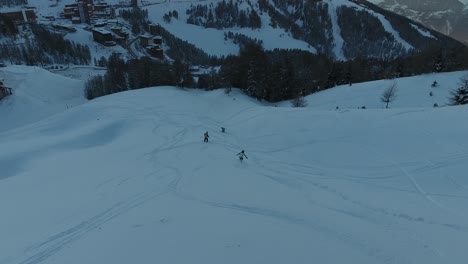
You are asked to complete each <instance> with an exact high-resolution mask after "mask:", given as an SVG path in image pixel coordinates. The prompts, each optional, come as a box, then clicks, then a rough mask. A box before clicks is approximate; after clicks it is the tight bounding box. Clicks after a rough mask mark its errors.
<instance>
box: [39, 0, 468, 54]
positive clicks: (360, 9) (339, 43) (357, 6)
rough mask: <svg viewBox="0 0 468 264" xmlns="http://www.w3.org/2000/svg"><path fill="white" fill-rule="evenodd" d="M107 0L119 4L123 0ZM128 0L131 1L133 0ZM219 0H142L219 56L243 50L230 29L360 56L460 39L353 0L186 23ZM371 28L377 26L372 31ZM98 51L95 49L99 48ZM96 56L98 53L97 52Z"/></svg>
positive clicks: (157, 17)
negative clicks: (226, 22)
mask: <svg viewBox="0 0 468 264" xmlns="http://www.w3.org/2000/svg"><path fill="white" fill-rule="evenodd" d="M70 1H72V0H66V1H59V2H57V4H53V5H52V4H51V2H50V1H47V0H38V1H34V2H32V3H31V5H32V6H36V7H37V11H38V14H39V16H40V17H41V16H43V15H55V16H57V14H58V13H59V12H60V11H61V10H62V8H63V6H64V5H65V4H68V3H70ZM107 2H108V3H109V4H119V3H121V2H122V1H119V0H112V1H107ZM123 2H124V3H129V1H123ZM219 2H222V1H221V0H205V1H195V0H193V1H163V0H146V1H139V2H138V3H139V5H140V7H141V8H142V9H144V10H146V11H148V16H149V20H150V21H151V22H152V23H159V24H161V25H162V26H163V27H164V28H165V29H167V30H168V31H169V32H170V33H172V34H173V35H175V36H176V37H178V38H181V39H183V40H186V41H188V42H189V43H192V44H194V45H195V46H196V47H198V48H200V49H202V50H204V51H206V52H207V53H208V54H210V55H216V56H223V55H224V56H226V55H230V54H237V53H238V52H239V44H238V43H234V41H233V40H232V39H229V38H226V37H225V34H226V33H228V32H231V33H234V34H241V35H244V36H247V37H250V38H254V39H257V40H260V41H262V43H263V46H264V48H265V49H267V50H273V49H276V48H278V49H301V50H306V51H309V52H312V53H321V54H326V55H327V56H330V57H333V58H335V59H338V60H346V59H352V58H356V57H361V56H365V57H373V58H375V57H378V58H395V57H398V56H404V55H407V54H408V52H410V51H411V50H424V49H426V48H427V47H429V46H431V45H436V44H437V45H442V46H446V47H452V46H458V45H460V44H459V43H456V42H454V41H453V40H452V39H450V38H446V37H445V36H443V35H441V34H437V35H436V36H434V34H433V33H432V32H431V31H430V30H428V29H424V28H421V29H419V28H417V29H415V28H414V27H415V25H412V23H411V21H409V20H406V19H404V18H402V17H400V16H390V15H388V14H383V13H382V10H381V9H380V8H379V9H376V8H375V6H369V5H368V4H365V3H357V2H355V1H349V0H323V1H305V0H298V1H291V2H290V3H288V4H285V2H283V1H277V0H271V1H266V2H265V3H267V4H264V5H266V7H265V6H264V7H260V4H259V3H258V2H256V1H246V0H240V1H234V3H236V8H237V6H238V10H241V11H242V12H244V13H246V14H248V13H249V12H251V10H254V11H255V12H256V13H257V14H258V15H259V17H260V20H261V27H260V28H255V29H253V28H249V27H239V26H225V27H219V28H213V26H211V27H210V28H205V27H204V26H202V25H194V24H187V18H189V14H188V10H189V9H190V8H191V7H195V6H198V5H201V6H205V7H206V8H208V9H210V10H211V14H213V13H215V14H216V13H217V11H214V9H215V8H216V6H217V4H218V3H219ZM173 11H177V14H178V16H177V18H175V17H173V18H172V19H170V22H168V21H165V20H164V15H166V14H169V13H170V12H173ZM117 12H118V10H117ZM220 12H221V11H220ZM224 12H226V13H225V14H221V15H219V17H217V18H216V19H218V20H222V19H223V18H224V17H230V16H231V15H232V14H230V13H229V12H228V11H224ZM236 12H237V11H236ZM239 12H240V11H239ZM189 13H190V12H189ZM221 13H222V12H221ZM223 15H224V16H223ZM235 16H239V14H236V15H235ZM235 16H234V15H233V17H235ZM195 17H196V19H199V20H206V18H205V17H203V15H201V14H198V15H196V16H195ZM232 19H233V20H235V19H234V18H232ZM236 19H238V18H236ZM129 31H130V30H129ZM369 32H372V36H370V35H369ZM81 33H85V34H88V35H87V36H84V37H83V36H81V35H82V34H78V33H72V34H69V35H72V37H70V38H69V39H72V40H73V41H75V42H78V43H86V41H87V39H89V38H90V36H91V33H89V32H85V31H81ZM134 37H135V36H134ZM92 49H93V48H92ZM119 52H122V51H119ZM93 53H95V52H94V49H93ZM93 56H94V57H96V56H95V54H93Z"/></svg>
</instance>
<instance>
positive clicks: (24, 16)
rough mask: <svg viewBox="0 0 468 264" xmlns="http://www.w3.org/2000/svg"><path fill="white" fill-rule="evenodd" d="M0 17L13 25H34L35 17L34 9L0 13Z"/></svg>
mask: <svg viewBox="0 0 468 264" xmlns="http://www.w3.org/2000/svg"><path fill="white" fill-rule="evenodd" d="M0 15H1V16H4V17H7V18H8V19H10V20H11V21H13V22H14V23H15V24H28V23H36V21H37V17H36V12H34V9H32V8H30V9H21V10H19V11H11V12H2V13H0Z"/></svg>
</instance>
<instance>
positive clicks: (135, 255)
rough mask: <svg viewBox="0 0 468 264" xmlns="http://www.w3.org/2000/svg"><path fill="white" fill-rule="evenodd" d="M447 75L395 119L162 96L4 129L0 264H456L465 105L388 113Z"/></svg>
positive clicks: (175, 93) (466, 237)
mask: <svg viewBox="0 0 468 264" xmlns="http://www.w3.org/2000/svg"><path fill="white" fill-rule="evenodd" d="M24 71H25V72H24V73H23V75H19V73H18V75H16V76H17V81H18V83H21V82H22V81H21V80H20V77H21V79H22V80H27V79H28V78H31V79H32V78H33V77H28V76H29V75H31V74H32V75H34V74H35V73H34V71H31V72H26V70H24ZM444 76H445V75H444V74H441V75H437V76H435V75H434V76H429V77H428V78H427V79H426V80H423V79H421V78H423V77H416V78H414V79H413V81H412V82H410V81H409V80H399V81H401V82H399V89H400V90H401V93H402V95H401V97H400V98H398V99H397V101H396V102H395V107H394V108H392V109H367V110H357V109H346V110H345V109H343V108H344V106H345V105H346V102H347V100H348V99H349V97H340V96H341V95H340V94H341V93H342V92H343V89H346V88H345V87H341V88H337V89H334V90H330V93H332V92H333V91H335V92H336V93H335V96H336V98H343V101H341V102H330V106H333V107H334V106H335V104H339V105H340V106H343V107H342V109H340V111H335V110H332V111H330V110H327V107H325V106H323V108H324V109H317V108H314V107H312V106H311V107H308V108H290V107H287V108H286V107H274V106H271V105H267V104H262V103H259V102H257V101H255V100H252V99H250V98H247V97H245V96H243V95H241V94H239V93H238V92H237V91H234V92H233V93H231V96H227V95H226V94H224V93H223V91H222V90H218V91H212V92H204V91H200V90H182V89H177V88H174V87H159V88H150V89H142V90H137V91H131V92H126V93H120V94H114V95H112V96H107V97H102V98H99V99H96V100H93V101H91V102H88V103H85V104H83V105H80V106H77V107H73V108H71V109H68V110H67V111H64V112H63V113H61V114H57V115H54V116H51V117H50V118H47V119H44V120H42V121H40V122H38V123H35V124H31V125H29V126H26V127H21V128H17V129H14V130H8V131H3V132H0V149H1V151H0V168H1V170H0V208H1V212H2V217H1V218H0V234H1V237H2V239H0V249H1V254H0V263H2V264H17V263H36V264H37V263H49V264H53V263H68V264H74V263H80V264H81V263H87V264H94V263H96V264H97V263H99V264H101V263H114V264H118V263H122V264H123V263H149V262H154V263H228V264H229V263H236V264H237V263H252V264H253V263H255V264H258V263H265V264H266V263H268V264H274V263H298V264H299V263H369V264H376V263H426V264H431V263H434V264H439V263H455V264H462V263H464V262H465V261H466V259H467V258H468V253H467V252H466V244H467V243H468V225H467V223H468V214H467V212H468V203H467V199H468V180H467V178H466V177H465V176H466V164H467V162H468V144H467V143H466V140H465V139H466V135H467V134H468V124H467V123H466V122H461V120H464V118H465V116H466V107H440V108H432V107H409V105H406V107H405V108H399V107H396V106H397V105H396V104H397V102H398V100H402V101H403V100H404V99H403V93H404V92H403V90H404V89H406V88H408V87H406V84H409V83H411V84H412V85H414V86H418V85H420V86H419V87H423V88H424V89H425V87H426V85H427V84H430V82H432V81H433V80H434V79H437V80H438V82H439V83H440V85H441V87H440V88H441V89H445V88H444V87H452V85H454V83H456V82H457V80H458V79H457V78H458V76H462V73H453V74H452V75H447V77H444ZM37 78H42V77H37ZM31 79H30V80H31ZM56 79H60V77H57V76H55V75H49V76H48V80H47V81H48V82H51V83H55V82H57V80H56ZM37 81H39V80H37ZM449 81H450V83H449ZM69 82H71V81H69ZM387 84H388V83H387V82H386V81H382V83H381V85H382V86H386V85H387ZM348 88H350V89H351V88H352V89H356V94H355V96H359V97H364V98H367V101H366V105H367V106H370V104H371V103H370V102H374V101H378V98H375V94H374V93H372V92H370V91H371V90H373V89H376V86H375V84H363V86H361V85H359V84H355V85H353V86H352V87H348ZM408 89H413V90H416V89H417V88H412V87H411V88H408ZM437 89H439V88H437ZM364 90H367V91H368V93H361V91H364ZM379 92H380V91H379ZM410 94H416V92H414V93H413V92H411V93H410V92H408V94H405V96H406V95H410ZM426 94H427V90H424V91H421V95H426ZM14 96H19V94H18V95H13V97H12V99H14ZM315 96H322V95H321V93H319V94H316V95H312V96H311V97H310V98H308V99H311V100H312V101H310V102H311V103H313V97H315ZM331 97H332V96H331V95H330V98H331ZM420 99H421V97H420V96H415V98H414V101H416V102H417V101H418V100H420ZM359 103H361V102H359ZM406 103H408V102H406ZM356 104H357V102H356ZM403 105H404V104H403V103H401V106H403ZM423 105H425V104H419V103H417V104H416V106H423ZM352 106H354V104H352ZM358 106H360V104H359V105H358ZM3 107H4V105H0V111H1V110H2V109H3ZM376 107H377V105H376ZM220 127H225V128H226V131H227V133H221V132H220ZM205 131H208V132H209V133H210V142H209V143H203V142H202V136H203V133H204V132H205ZM242 149H244V150H245V151H246V154H247V156H248V159H246V160H244V162H240V161H239V160H238V159H237V157H236V153H238V152H239V151H240V150H242Z"/></svg>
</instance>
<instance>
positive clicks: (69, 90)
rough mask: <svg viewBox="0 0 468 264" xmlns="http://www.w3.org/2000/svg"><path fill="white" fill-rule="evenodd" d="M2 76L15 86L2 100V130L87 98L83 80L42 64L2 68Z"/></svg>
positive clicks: (8, 84) (9, 85)
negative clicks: (53, 71) (42, 66)
mask: <svg viewBox="0 0 468 264" xmlns="http://www.w3.org/2000/svg"><path fill="white" fill-rule="evenodd" d="M0 79H4V84H5V86H8V87H11V88H13V93H14V95H13V96H10V97H7V98H5V99H3V100H1V101H0V109H1V110H0V111H1V112H2V114H1V116H2V117H1V122H0V132H2V131H5V130H9V129H13V128H16V127H19V126H23V125H26V124H29V123H33V122H35V121H38V120H40V119H42V118H45V117H48V116H50V115H52V114H55V113H59V112H63V111H64V110H66V109H67V108H71V107H74V106H76V105H79V104H82V103H84V102H85V101H86V99H85V98H84V93H83V81H79V80H75V79H70V78H66V77H63V76H60V75H55V74H52V73H50V72H48V71H46V70H44V69H42V68H39V67H27V66H19V65H15V66H9V67H5V68H0ZM1 167H3V166H1ZM0 178H1V176H0Z"/></svg>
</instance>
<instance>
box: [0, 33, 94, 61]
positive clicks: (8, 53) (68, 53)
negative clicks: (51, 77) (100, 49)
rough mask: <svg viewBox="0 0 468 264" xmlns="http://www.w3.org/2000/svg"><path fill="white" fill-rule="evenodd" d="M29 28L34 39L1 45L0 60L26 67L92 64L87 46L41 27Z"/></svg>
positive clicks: (6, 41)
mask: <svg viewBox="0 0 468 264" xmlns="http://www.w3.org/2000/svg"><path fill="white" fill-rule="evenodd" d="M28 27H30V30H31V32H32V34H33V37H32V38H30V39H26V41H25V43H24V44H19V45H18V44H15V43H14V42H13V39H8V40H5V41H3V42H2V43H1V44H0V49H1V50H2V52H0V60H4V61H9V62H10V63H11V64H26V65H50V64H80V65H87V64H90V62H91V52H90V50H89V48H88V47H87V46H85V45H81V44H76V43H74V42H72V41H69V40H65V39H64V38H63V36H62V35H61V34H57V33H53V32H50V31H48V30H47V29H45V28H44V27H42V26H40V25H35V24H31V25H29V26H28Z"/></svg>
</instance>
